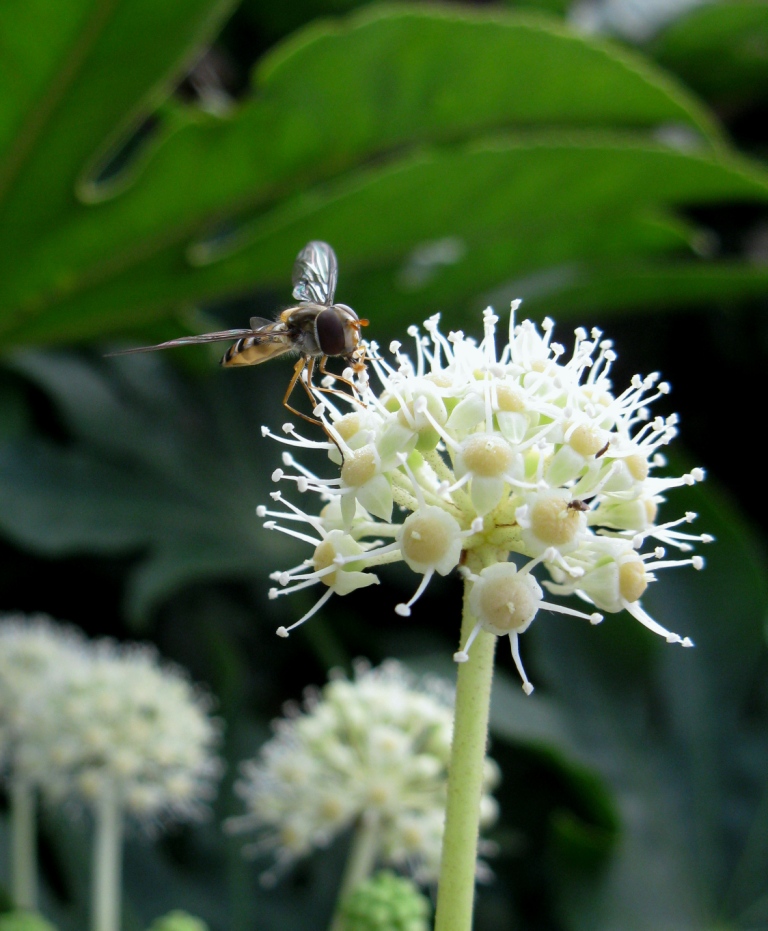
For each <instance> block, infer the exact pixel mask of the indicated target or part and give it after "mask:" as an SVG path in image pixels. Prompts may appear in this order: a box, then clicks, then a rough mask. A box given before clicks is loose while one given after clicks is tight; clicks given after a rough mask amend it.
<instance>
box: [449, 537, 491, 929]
mask: <svg viewBox="0 0 768 931" xmlns="http://www.w3.org/2000/svg"><path fill="white" fill-rule="evenodd" d="M488 555H490V554H488ZM484 561H485V560H482V558H481V556H479V555H475V554H473V555H472V556H471V563H470V568H472V569H473V570H475V571H478V570H479V568H480V567H481V565H482V562H484ZM472 563H474V565H472ZM471 584H472V583H471V582H469V581H467V582H465V585H464V612H463V618H462V625H461V644H462V645H463V644H464V643H466V640H467V637H468V636H469V634H470V632H471V631H472V628H473V627H474V626H475V623H476V621H475V618H474V617H472V615H471V614H470V611H469V590H470V588H471ZM495 649H496V637H494V636H493V635H492V634H488V633H486V632H485V631H481V632H480V634H479V635H478V637H477V639H476V640H475V642H474V643H473V644H472V649H471V651H470V655H469V661H468V662H466V663H463V664H461V665H460V666H459V670H458V680H457V685H456V708H455V712H454V725H453V744H452V747H451V762H450V769H449V774H448V804H447V808H446V818H445V834H444V836H443V852H442V859H441V863H440V878H439V880H438V886H437V911H436V915H435V931H470V929H471V927H472V906H473V902H474V896H475V868H476V864H477V842H478V834H479V830H480V799H481V797H482V792H483V770H484V762H485V752H486V746H487V743H488V714H489V710H490V704H491V679H492V677H493V654H494V651H495Z"/></svg>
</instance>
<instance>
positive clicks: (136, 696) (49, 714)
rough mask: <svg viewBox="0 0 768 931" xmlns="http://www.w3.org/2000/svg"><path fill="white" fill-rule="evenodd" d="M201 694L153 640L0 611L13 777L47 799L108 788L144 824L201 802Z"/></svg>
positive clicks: (2, 692)
mask: <svg viewBox="0 0 768 931" xmlns="http://www.w3.org/2000/svg"><path fill="white" fill-rule="evenodd" d="M210 704H211V702H210V699H209V697H208V696H207V695H206V694H205V693H204V692H203V691H202V690H200V689H199V688H197V687H195V686H193V685H192V683H191V682H190V681H189V679H188V678H187V676H186V675H185V674H184V673H183V671H182V670H181V669H180V668H178V667H176V666H172V665H170V664H167V663H161V662H160V658H159V656H158V655H157V653H156V652H155V651H154V649H152V648H150V647H145V646H138V645H125V646H121V645H118V644H116V643H114V642H112V641H109V640H102V641H98V642H90V641H87V640H86V639H85V638H84V637H82V636H80V635H79V634H77V633H76V632H74V631H73V630H72V629H70V628H67V627H63V626H61V625H57V624H55V623H54V622H52V621H51V620H50V619H49V618H46V617H44V616H40V615H38V616H34V617H31V618H29V619H28V618H25V617H22V616H6V617H3V618H0V737H2V741H3V746H4V748H5V764H6V767H7V769H8V771H9V772H10V773H11V774H12V776H13V777H14V778H15V779H22V780H24V781H26V782H27V783H29V784H30V785H35V786H39V787H40V788H41V789H42V790H43V792H44V794H46V795H47V796H48V797H49V798H51V799H54V800H67V801H69V802H72V801H74V802H79V803H80V804H85V805H91V804H94V803H96V802H97V801H98V799H99V798H100V797H101V796H102V794H103V793H105V792H109V793H110V794H111V795H112V796H113V797H115V798H116V800H117V801H118V803H119V805H120V807H121V808H122V809H123V810H124V811H126V812H127V813H130V814H132V815H134V816H135V817H137V818H138V819H139V820H141V821H142V822H144V823H145V824H150V823H153V822H157V821H158V820H159V821H165V820H169V819H170V820H174V819H179V820H187V819H189V818H191V817H194V816H196V815H198V814H200V813H202V812H203V811H204V808H205V802H206V801H207V800H209V799H210V798H211V797H212V795H213V794H214V791H215V785H216V781H217V780H218V777H219V775H220V770H221V764H220V761H219V759H218V758H217V757H216V755H215V753H214V748H215V745H216V744H217V742H218V739H219V723H218V721H217V720H215V719H214V718H212V717H211V716H210V713H209V711H210Z"/></svg>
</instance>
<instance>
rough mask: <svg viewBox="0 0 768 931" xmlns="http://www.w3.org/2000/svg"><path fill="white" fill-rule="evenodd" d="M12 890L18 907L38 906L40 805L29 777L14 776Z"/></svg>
mask: <svg viewBox="0 0 768 931" xmlns="http://www.w3.org/2000/svg"><path fill="white" fill-rule="evenodd" d="M10 796H11V837H12V841H11V843H12V855H11V894H12V896H13V901H14V904H15V905H16V908H18V909H27V910H29V911H34V910H35V909H36V908H37V851H36V846H35V834H36V830H35V828H36V824H37V817H36V815H37V805H36V801H35V788H34V786H33V785H32V783H31V782H29V780H27V779H24V778H23V777H21V776H15V777H14V778H12V780H11V786H10Z"/></svg>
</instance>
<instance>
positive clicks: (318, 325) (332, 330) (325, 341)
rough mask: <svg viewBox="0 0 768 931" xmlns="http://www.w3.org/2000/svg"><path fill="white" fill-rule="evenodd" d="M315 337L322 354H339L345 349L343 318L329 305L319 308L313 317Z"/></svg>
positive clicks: (345, 338)
mask: <svg viewBox="0 0 768 931" xmlns="http://www.w3.org/2000/svg"><path fill="white" fill-rule="evenodd" d="M315 337H316V339H317V345H318V346H319V347H320V351H321V352H322V354H323V355H324V356H340V355H343V354H344V353H345V352H346V351H347V337H346V333H345V332H344V320H343V319H342V317H341V314H340V313H338V311H336V310H334V309H333V308H332V307H329V308H328V310H321V311H320V313H319V314H318V315H317V317H316V319H315Z"/></svg>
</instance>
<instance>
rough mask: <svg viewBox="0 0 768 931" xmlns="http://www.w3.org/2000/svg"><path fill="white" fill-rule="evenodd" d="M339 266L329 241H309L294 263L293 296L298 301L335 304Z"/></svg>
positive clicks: (328, 305) (327, 304)
mask: <svg viewBox="0 0 768 931" xmlns="http://www.w3.org/2000/svg"><path fill="white" fill-rule="evenodd" d="M338 277H339V266H338V263H337V261H336V253H335V252H334V251H333V249H332V248H331V247H330V246H329V245H328V243H327V242H319V241H317V240H315V241H313V242H308V243H307V244H306V246H304V248H303V249H302V250H301V252H300V253H299V254H298V256H297V257H296V261H295V262H294V263H293V296H294V297H295V298H296V300H297V301H303V302H305V303H306V302H311V303H313V304H325V305H326V306H327V307H330V306H331V304H333V295H334V294H335V293H336V279H337V278H338Z"/></svg>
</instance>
